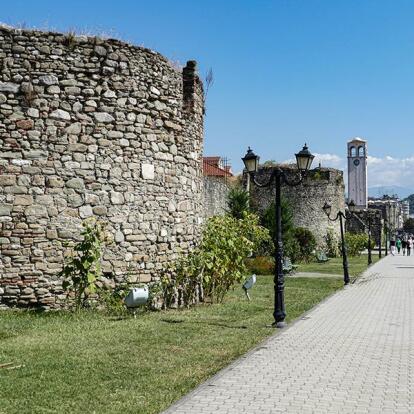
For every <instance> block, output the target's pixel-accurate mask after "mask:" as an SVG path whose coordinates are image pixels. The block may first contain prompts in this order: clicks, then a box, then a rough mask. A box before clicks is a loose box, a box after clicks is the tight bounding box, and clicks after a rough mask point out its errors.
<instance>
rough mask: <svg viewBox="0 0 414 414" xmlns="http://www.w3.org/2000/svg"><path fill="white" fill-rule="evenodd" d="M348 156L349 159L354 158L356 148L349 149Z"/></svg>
mask: <svg viewBox="0 0 414 414" xmlns="http://www.w3.org/2000/svg"><path fill="white" fill-rule="evenodd" d="M349 155H350V156H351V157H356V148H355V147H351V148H349Z"/></svg>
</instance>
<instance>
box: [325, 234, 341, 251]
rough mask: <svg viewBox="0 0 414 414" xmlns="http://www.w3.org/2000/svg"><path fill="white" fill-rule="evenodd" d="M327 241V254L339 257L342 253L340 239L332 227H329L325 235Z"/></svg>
mask: <svg viewBox="0 0 414 414" xmlns="http://www.w3.org/2000/svg"><path fill="white" fill-rule="evenodd" d="M325 242H326V248H327V252H326V254H327V255H328V256H329V257H339V256H340V255H341V249H340V240H339V238H338V237H337V235H336V234H335V232H334V230H333V228H332V227H329V228H328V231H327V233H326V236H325Z"/></svg>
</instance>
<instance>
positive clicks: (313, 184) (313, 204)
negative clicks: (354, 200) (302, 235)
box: [250, 165, 345, 247]
mask: <svg viewBox="0 0 414 414" xmlns="http://www.w3.org/2000/svg"><path fill="white" fill-rule="evenodd" d="M279 167H280V168H282V169H283V170H284V171H285V173H286V175H287V177H288V179H289V181H290V182H294V181H295V180H297V178H298V174H297V169H296V166H291V165H281V166H279ZM272 168H273V167H260V168H259V171H258V173H257V175H256V179H257V181H259V182H266V181H267V180H268V177H269V176H270V174H271V171H272ZM344 189H345V187H344V180H343V173H342V171H339V170H335V169H333V168H315V169H313V170H311V171H309V174H308V177H307V178H306V179H305V181H304V182H303V183H302V184H300V185H298V186H296V187H289V186H286V185H282V196H283V197H285V198H286V199H287V200H288V202H289V204H290V205H291V207H292V213H293V223H294V225H295V226H296V227H305V228H307V229H309V230H310V231H312V233H313V234H314V236H315V238H316V241H317V243H318V245H319V246H321V247H324V246H325V244H326V235H327V233H328V229H332V230H333V233H334V235H335V236H336V237H337V238H338V239H339V237H340V228H339V221H336V222H332V221H329V219H328V218H327V217H326V215H325V213H324V211H323V210H322V207H323V205H324V204H325V202H328V203H329V204H331V205H332V213H331V215H332V216H333V217H334V216H335V215H336V213H337V212H338V211H339V210H341V211H344V208H345V198H344ZM250 192H251V197H252V201H251V202H252V206H253V207H255V208H256V209H257V210H258V211H260V212H262V211H264V210H265V209H266V208H267V207H268V206H269V205H270V204H271V203H272V202H274V199H275V188H274V186H270V187H265V188H259V187H257V186H255V185H254V183H253V182H251V184H250Z"/></svg>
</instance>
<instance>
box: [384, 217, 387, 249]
mask: <svg viewBox="0 0 414 414" xmlns="http://www.w3.org/2000/svg"><path fill="white" fill-rule="evenodd" d="M384 233H385V256H388V220H387V219H385V220H384Z"/></svg>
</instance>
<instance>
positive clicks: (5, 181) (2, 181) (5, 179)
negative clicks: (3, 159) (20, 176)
mask: <svg viewBox="0 0 414 414" xmlns="http://www.w3.org/2000/svg"><path fill="white" fill-rule="evenodd" d="M15 184H16V176H15V175H0V187H4V186H6V185H15Z"/></svg>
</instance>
